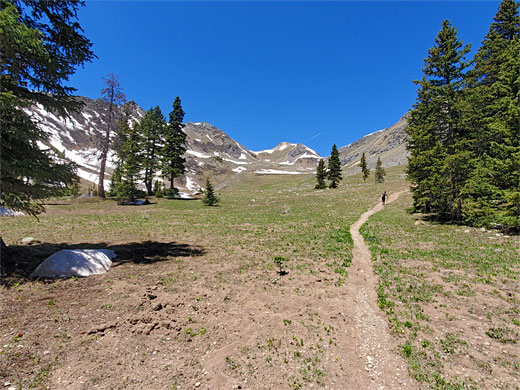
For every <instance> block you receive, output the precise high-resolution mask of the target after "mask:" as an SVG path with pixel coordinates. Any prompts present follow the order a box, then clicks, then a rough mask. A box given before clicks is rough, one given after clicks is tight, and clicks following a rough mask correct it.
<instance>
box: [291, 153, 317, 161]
mask: <svg viewBox="0 0 520 390" xmlns="http://www.w3.org/2000/svg"><path fill="white" fill-rule="evenodd" d="M300 158H313V159H315V160H319V159H320V158H319V157H318V156H314V155H312V154H302V155H301V156H298V157H296V158H295V159H294V161H296V160H298V159H300Z"/></svg>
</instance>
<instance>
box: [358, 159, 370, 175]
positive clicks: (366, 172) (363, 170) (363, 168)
mask: <svg viewBox="0 0 520 390" xmlns="http://www.w3.org/2000/svg"><path fill="white" fill-rule="evenodd" d="M359 164H360V165H361V173H363V180H366V179H368V176H370V169H368V166H367V158H366V156H365V153H363V155H362V156H361V161H360V163H359Z"/></svg>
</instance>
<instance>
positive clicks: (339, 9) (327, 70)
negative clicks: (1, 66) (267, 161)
mask: <svg viewBox="0 0 520 390" xmlns="http://www.w3.org/2000/svg"><path fill="white" fill-rule="evenodd" d="M499 4H500V2H499V1H460V2H455V1H453V2H452V1H441V2H430V1H364V2H354V1H333V2H313V1H306V2H295V1H290V2H278V1H264V2H250V1H244V2H238V1H230V2H216V1H212V2H177V1H93V0H89V1H87V2H86V6H85V7H84V8H82V9H81V11H80V13H79V22H80V24H81V25H82V27H83V28H84V30H85V35H86V36H87V37H88V38H89V39H90V40H91V41H92V42H93V43H94V46H93V49H94V52H95V54H96V55H97V56H98V57H99V58H98V59H97V60H95V61H93V62H92V63H89V64H87V65H86V66H85V67H84V68H80V69H79V70H78V71H77V72H76V74H75V75H74V76H73V77H72V78H71V80H70V83H69V84H70V85H71V86H73V87H75V88H77V89H78V92H77V93H78V94H79V95H83V96H88V97H90V98H98V97H99V96H100V90H101V88H102V87H103V82H102V77H103V76H106V75H107V74H108V73H116V74H117V75H119V78H120V81H121V84H122V86H123V89H124V91H125V93H126V95H127V98H128V99H129V100H130V99H132V100H135V101H136V102H137V103H138V104H139V105H140V106H141V107H143V108H144V109H149V108H150V107H152V106H156V105H159V106H160V107H161V109H162V111H163V113H164V114H165V115H167V114H168V113H169V111H170V110H171V104H172V102H173V100H174V98H175V96H177V95H178V96H180V97H181V99H182V104H183V108H184V111H186V116H185V120H186V121H192V122H201V121H205V122H209V123H211V124H213V125H215V126H217V127H218V128H220V129H222V130H224V131H225V132H226V133H227V134H229V135H230V136H231V137H232V138H234V139H235V140H236V141H238V142H240V143H242V144H243V145H244V146H246V147H247V148H249V149H251V150H260V149H267V148H272V147H274V146H275V145H277V144H278V143H279V142H281V141H289V142H302V143H304V144H306V145H307V146H309V147H311V148H314V149H315V150H316V151H317V152H318V153H320V154H321V155H324V156H327V155H329V153H330V149H331V146H332V144H334V143H336V144H337V145H338V147H341V146H344V145H347V144H349V143H351V142H353V141H355V140H357V139H359V138H361V137H362V136H363V135H366V134H368V133H371V132H373V131H376V130H379V129H382V128H385V127H388V126H390V125H392V124H393V123H395V122H397V120H398V119H399V118H400V117H401V116H402V115H403V114H404V113H405V112H407V111H408V110H409V109H410V108H411V106H412V104H413V103H414V101H415V97H416V86H415V85H414V84H413V83H412V80H413V79H418V78H420V77H421V75H422V72H421V67H422V65H423V59H424V58H425V56H426V55H427V50H428V48H429V47H431V46H432V45H433V42H434V39H435V36H436V35H437V33H438V32H439V30H440V26H441V22H442V20H444V19H449V20H450V21H451V23H452V24H453V25H454V26H455V27H456V28H457V29H458V33H459V38H461V39H462V40H463V41H464V43H472V45H473V49H474V50H473V51H472V54H473V53H474V51H475V49H477V48H478V47H479V46H480V42H481V41H482V39H483V38H484V36H485V34H486V33H487V31H488V29H489V25H490V24H491V22H492V18H493V16H494V15H495V13H496V11H497V9H498V6H499Z"/></svg>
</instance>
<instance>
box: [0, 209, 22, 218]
mask: <svg viewBox="0 0 520 390" xmlns="http://www.w3.org/2000/svg"><path fill="white" fill-rule="evenodd" d="M23 215H25V214H24V213H22V212H21V211H13V210H11V209H6V208H5V207H0V217H21V216H23Z"/></svg>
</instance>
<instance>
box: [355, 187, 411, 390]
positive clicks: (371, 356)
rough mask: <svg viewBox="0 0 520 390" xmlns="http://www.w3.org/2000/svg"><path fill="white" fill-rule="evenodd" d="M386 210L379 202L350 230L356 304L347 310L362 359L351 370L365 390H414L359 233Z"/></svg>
mask: <svg viewBox="0 0 520 390" xmlns="http://www.w3.org/2000/svg"><path fill="white" fill-rule="evenodd" d="M403 192H406V191H401V192H398V193H395V194H392V195H390V197H389V199H388V200H387V203H391V202H393V201H395V200H396V199H397V198H398V197H399V195H401V194H402V193H403ZM383 207H384V206H383V205H382V204H381V203H378V204H377V205H376V206H374V207H373V208H372V209H370V210H368V211H367V212H365V213H364V214H363V215H362V216H361V217H360V218H359V220H358V221H356V222H355V223H354V224H353V225H352V226H351V227H350V234H351V235H352V239H353V241H354V249H353V261H352V266H351V272H350V274H349V286H348V296H347V299H346V302H352V303H353V304H350V305H349V307H348V308H347V310H348V311H349V316H351V318H353V324H352V325H353V326H354V328H355V334H356V336H357V340H356V345H357V349H358V350H357V352H358V356H359V357H360V358H361V359H358V362H359V364H356V365H355V366H352V367H351V370H356V371H358V372H356V373H355V374H354V378H357V379H356V381H357V382H359V385H361V386H362V388H365V389H413V388H415V386H414V385H413V382H412V380H411V379H410V377H409V375H408V371H407V366H406V362H405V361H404V359H403V358H402V357H400V356H399V355H397V352H396V351H397V342H396V340H395V339H394V338H393V337H392V336H391V335H390V334H389V331H388V325H387V320H386V318H384V316H383V314H382V313H381V312H380V309H379V308H378V306H377V294H376V286H377V278H376V276H375V275H374V272H373V268H372V261H371V254H370V250H369V248H368V246H367V245H366V244H365V242H364V240H363V237H362V236H361V234H360V233H359V229H360V228H361V226H362V225H363V224H364V223H365V222H367V220H368V218H369V217H370V216H371V215H373V214H375V213H377V212H378V211H381V210H382V209H383Z"/></svg>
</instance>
